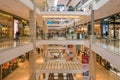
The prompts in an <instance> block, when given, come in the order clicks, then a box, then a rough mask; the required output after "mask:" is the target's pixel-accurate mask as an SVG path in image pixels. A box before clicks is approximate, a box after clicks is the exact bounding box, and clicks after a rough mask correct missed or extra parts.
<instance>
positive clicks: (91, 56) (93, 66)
mask: <svg viewBox="0 0 120 80" xmlns="http://www.w3.org/2000/svg"><path fill="white" fill-rule="evenodd" d="M91 32H92V34H91V36H90V45H89V49H90V54H89V70H90V80H96V56H95V53H93V52H92V44H93V43H94V39H95V37H94V10H93V6H92V10H91Z"/></svg>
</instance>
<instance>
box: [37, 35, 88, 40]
mask: <svg viewBox="0 0 120 80" xmlns="http://www.w3.org/2000/svg"><path fill="white" fill-rule="evenodd" d="M87 38H88V36H87V35H84V34H82V33H81V34H80V33H79V34H77V33H62V34H59V33H45V34H39V35H38V36H37V39H38V40H83V39H87Z"/></svg>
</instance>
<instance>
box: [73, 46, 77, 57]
mask: <svg viewBox="0 0 120 80" xmlns="http://www.w3.org/2000/svg"><path fill="white" fill-rule="evenodd" d="M73 54H74V55H75V56H77V54H76V45H73Z"/></svg>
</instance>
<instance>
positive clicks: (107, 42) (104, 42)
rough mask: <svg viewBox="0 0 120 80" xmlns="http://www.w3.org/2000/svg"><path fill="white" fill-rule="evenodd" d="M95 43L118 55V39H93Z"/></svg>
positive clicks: (119, 50) (119, 46) (119, 53)
mask: <svg viewBox="0 0 120 80" xmlns="http://www.w3.org/2000/svg"><path fill="white" fill-rule="evenodd" d="M95 45H97V46H100V47H102V48H104V49H106V50H108V51H112V52H114V53H116V54H118V55H120V40H119V39H108V38H106V39H105V38H100V39H96V40H95Z"/></svg>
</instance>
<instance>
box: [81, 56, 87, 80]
mask: <svg viewBox="0 0 120 80" xmlns="http://www.w3.org/2000/svg"><path fill="white" fill-rule="evenodd" d="M82 80H89V56H87V55H82Z"/></svg>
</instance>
